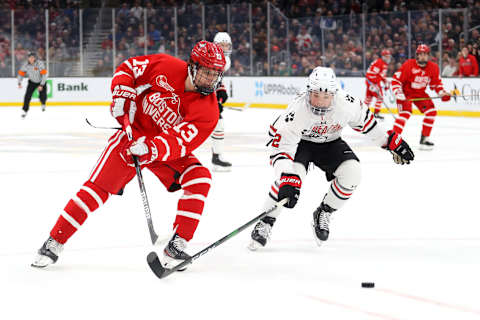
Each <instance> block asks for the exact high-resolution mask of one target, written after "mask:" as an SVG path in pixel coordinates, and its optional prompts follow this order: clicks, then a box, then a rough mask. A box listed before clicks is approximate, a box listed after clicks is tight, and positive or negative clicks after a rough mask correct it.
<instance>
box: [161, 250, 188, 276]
mask: <svg viewBox="0 0 480 320" xmlns="http://www.w3.org/2000/svg"><path fill="white" fill-rule="evenodd" d="M182 262H183V260H178V259H173V258H171V257H170V256H167V255H166V254H164V255H163V261H162V262H161V263H162V266H163V267H164V268H167V269H172V268H174V267H176V266H177V265H179V264H180V263H182ZM185 270H187V267H185V268H182V269H178V270H177V271H180V272H181V271H185Z"/></svg>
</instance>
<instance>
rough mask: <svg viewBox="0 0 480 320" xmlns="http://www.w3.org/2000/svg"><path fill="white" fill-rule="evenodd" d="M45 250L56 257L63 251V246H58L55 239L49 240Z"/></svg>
mask: <svg viewBox="0 0 480 320" xmlns="http://www.w3.org/2000/svg"><path fill="white" fill-rule="evenodd" d="M46 248H47V249H48V250H50V251H51V252H52V253H54V254H55V255H57V256H58V255H59V254H60V253H61V252H62V251H63V244H60V243H59V242H57V241H56V240H55V239H52V238H50V239H48V241H47V245H46Z"/></svg>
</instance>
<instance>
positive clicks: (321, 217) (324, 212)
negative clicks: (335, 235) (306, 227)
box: [312, 202, 335, 246]
mask: <svg viewBox="0 0 480 320" xmlns="http://www.w3.org/2000/svg"><path fill="white" fill-rule="evenodd" d="M334 211H335V209H333V208H332V207H330V206H329V205H328V204H324V203H323V202H322V203H321V204H320V207H318V208H317V209H316V210H315V211H314V212H313V221H312V229H313V233H314V236H315V241H316V242H317V244H318V245H319V246H321V245H322V243H323V242H325V241H327V239H328V235H329V233H330V229H329V227H330V220H331V217H332V213H333V212H334Z"/></svg>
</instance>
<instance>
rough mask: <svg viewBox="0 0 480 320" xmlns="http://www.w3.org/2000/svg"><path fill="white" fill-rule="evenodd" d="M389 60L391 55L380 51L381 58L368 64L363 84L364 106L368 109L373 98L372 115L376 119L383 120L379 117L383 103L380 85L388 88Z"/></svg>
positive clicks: (385, 51) (386, 51)
mask: <svg viewBox="0 0 480 320" xmlns="http://www.w3.org/2000/svg"><path fill="white" fill-rule="evenodd" d="M391 60H392V53H391V52H390V50H387V49H384V50H382V52H381V57H380V58H378V59H377V60H375V61H374V62H372V64H370V67H368V70H367V74H366V77H365V82H366V85H367V93H366V94H365V104H366V105H367V106H368V107H370V104H371V103H372V99H373V98H375V109H374V113H373V115H374V116H375V118H377V119H383V116H381V115H380V109H381V108H382V102H383V90H382V83H383V85H384V86H385V87H387V86H388V80H387V68H388V64H389V63H390V61H391Z"/></svg>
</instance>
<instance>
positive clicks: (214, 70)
mask: <svg viewBox="0 0 480 320" xmlns="http://www.w3.org/2000/svg"><path fill="white" fill-rule="evenodd" d="M225 64H226V60H225V55H224V54H223V50H222V48H220V46H219V45H217V44H215V43H212V42H208V41H205V40H203V41H200V42H198V43H197V44H195V47H193V49H192V52H191V53H190V65H189V72H190V76H191V77H192V82H193V85H194V86H195V90H196V91H198V92H200V93H201V94H204V95H208V94H210V93H212V92H214V91H215V89H216V88H217V86H218V84H219V83H220V82H221V81H222V77H223V71H224V69H225Z"/></svg>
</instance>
